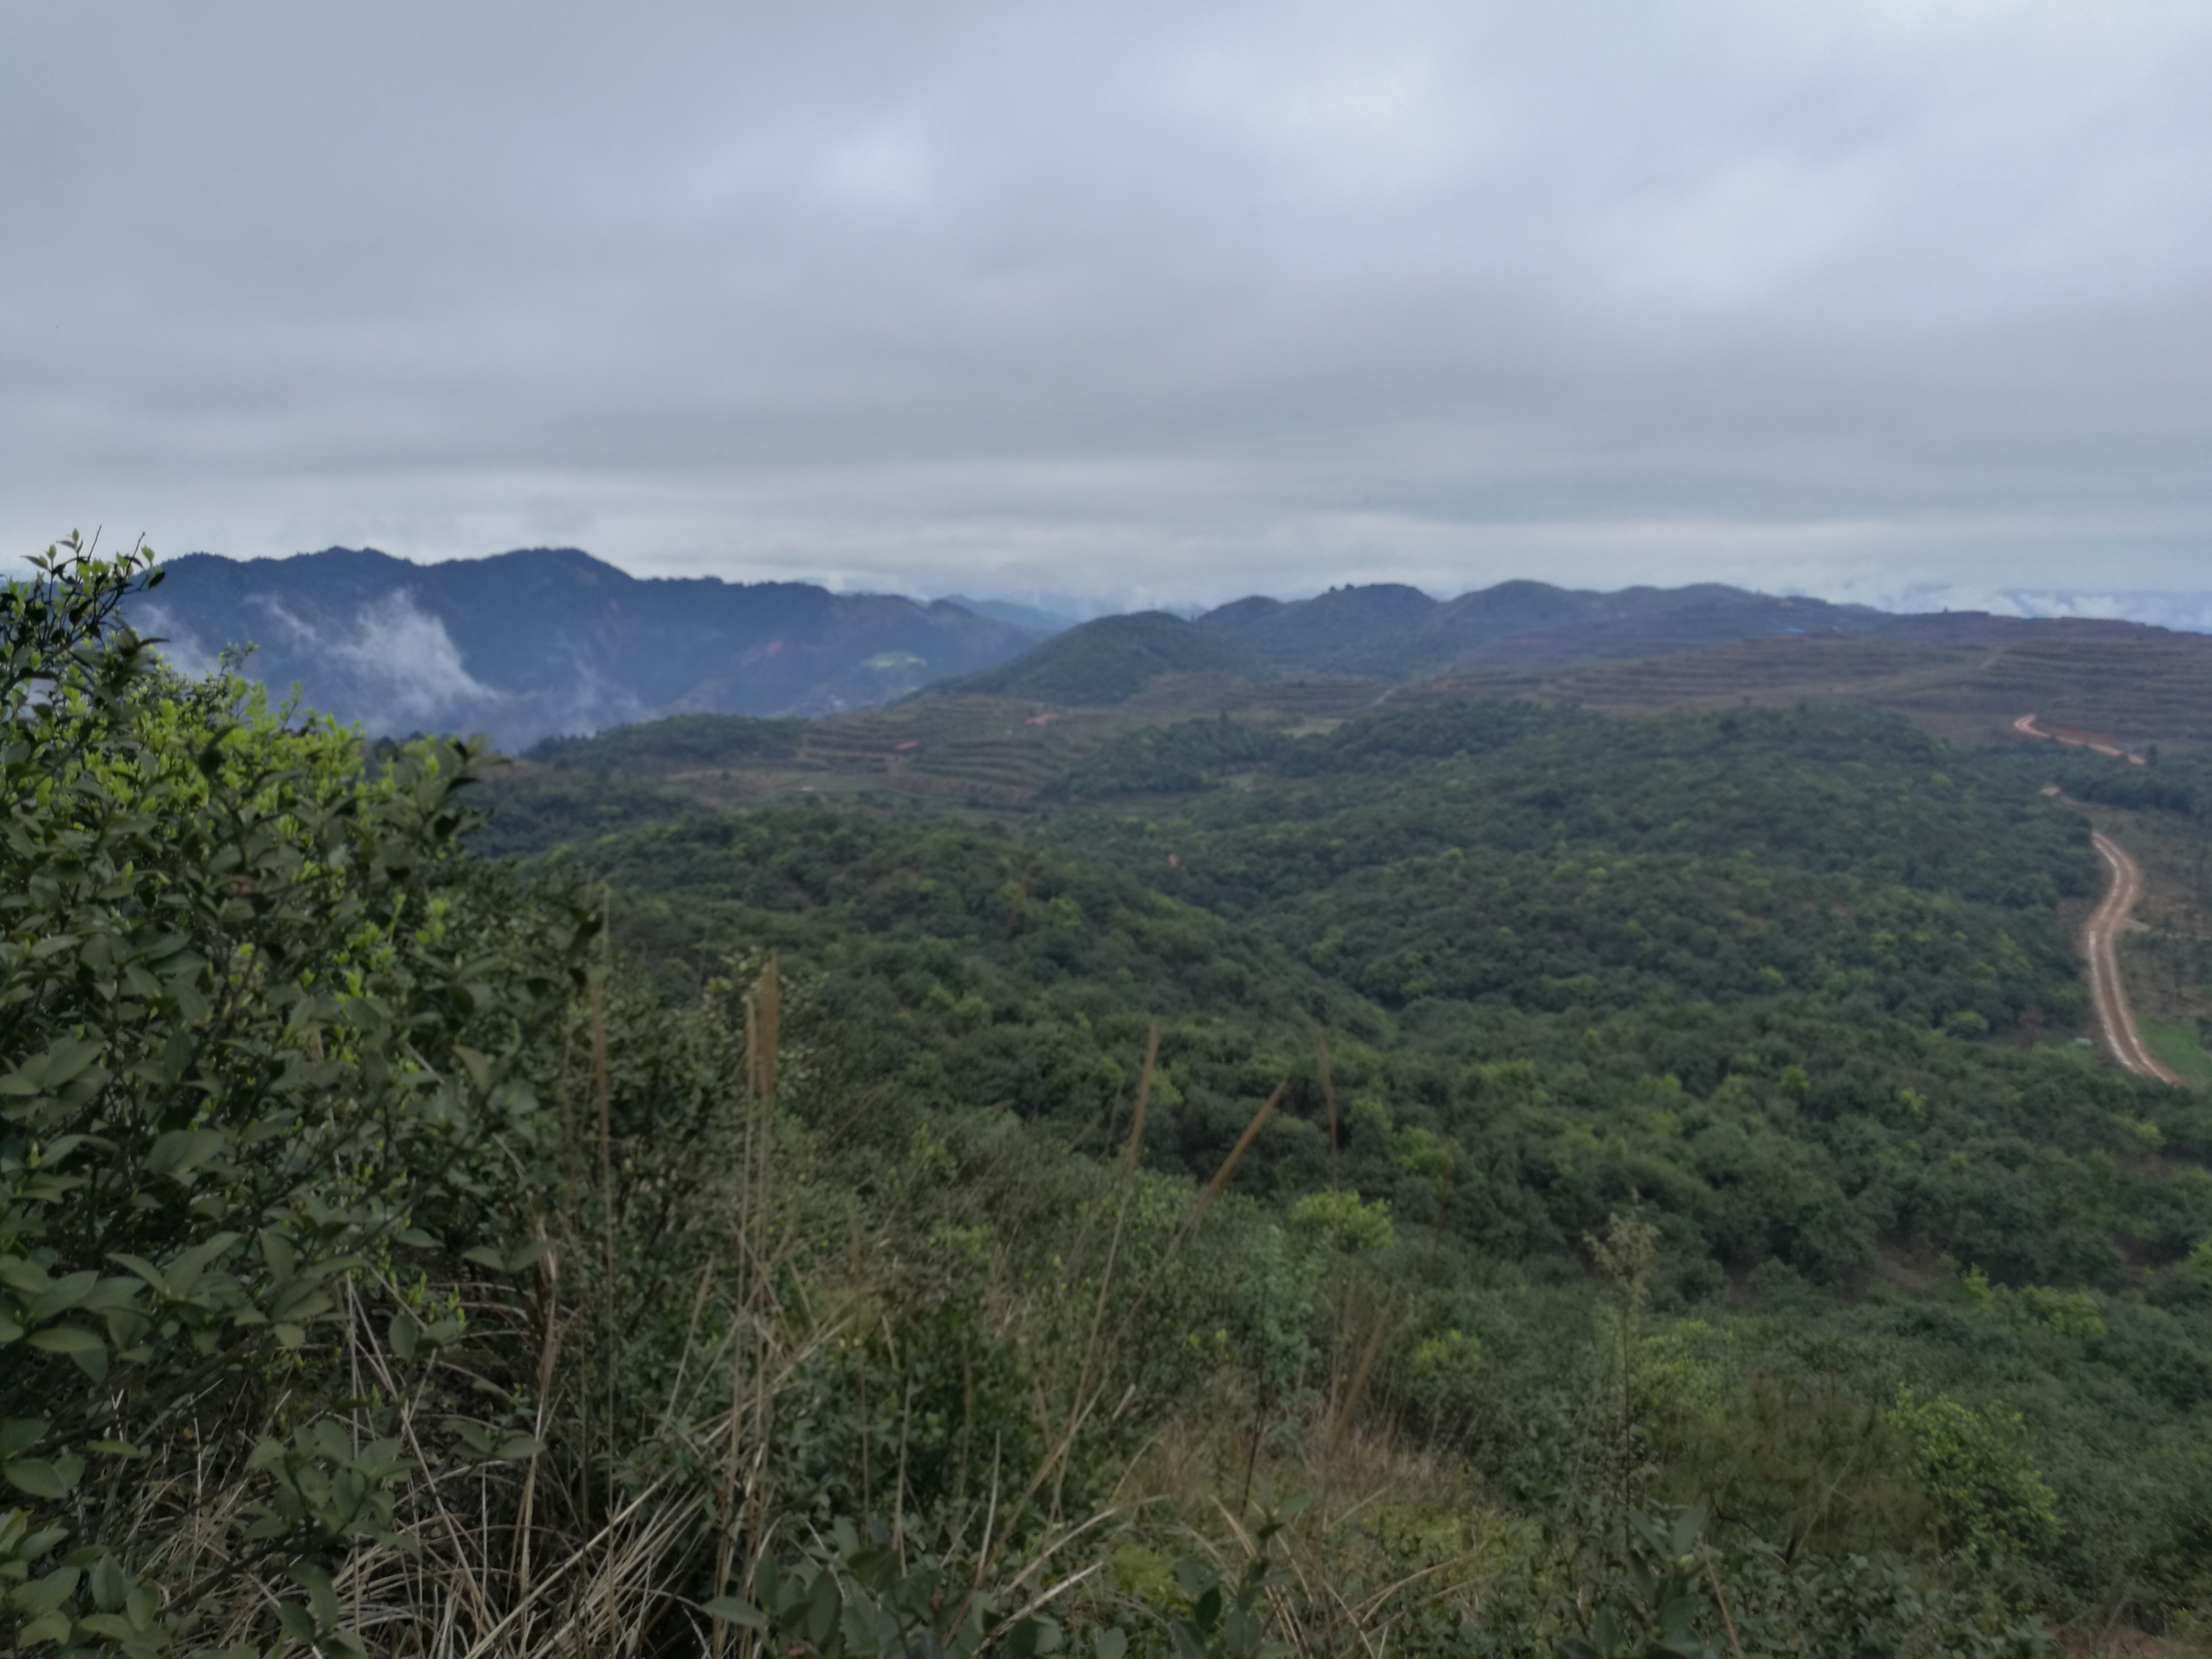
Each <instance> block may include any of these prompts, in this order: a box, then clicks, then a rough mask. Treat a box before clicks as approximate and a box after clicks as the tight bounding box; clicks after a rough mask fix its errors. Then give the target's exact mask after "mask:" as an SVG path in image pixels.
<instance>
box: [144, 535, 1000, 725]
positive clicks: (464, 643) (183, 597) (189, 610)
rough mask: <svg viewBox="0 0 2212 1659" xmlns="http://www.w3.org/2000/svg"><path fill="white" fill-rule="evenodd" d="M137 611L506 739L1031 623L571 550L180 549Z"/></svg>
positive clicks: (194, 649)
mask: <svg viewBox="0 0 2212 1659" xmlns="http://www.w3.org/2000/svg"><path fill="white" fill-rule="evenodd" d="M167 569H168V577H167V580H166V581H165V582H164V583H163V584H162V586H161V589H160V590H159V591H158V592H155V593H153V594H150V595H148V596H147V597H146V598H145V599H143V600H141V601H139V602H138V603H137V605H136V606H135V607H134V611H133V614H134V617H135V619H136V620H137V622H138V623H140V625H141V626H142V627H143V628H145V629H149V631H151V632H154V633H157V634H160V635H165V636H167V638H168V639H169V640H170V641H171V645H170V647H169V648H170V653H171V654H172V656H173V657H174V658H176V659H179V661H181V662H184V663H185V664H187V665H193V664H197V662H200V661H204V660H207V659H212V658H213V657H214V656H215V655H216V653H219V652H221V651H222V650H223V649H224V648H225V647H230V646H238V645H247V644H251V645H252V646H253V647H256V649H255V651H254V653H253V654H252V656H251V657H250V658H248V659H246V665H245V671H246V672H247V673H248V674H249V675H251V676H252V677H253V678H258V679H261V680H263V681H264V682H265V683H266V684H268V685H269V686H270V689H271V690H275V691H277V692H280V693H281V692H283V690H286V689H287V688H289V686H291V685H292V684H295V682H296V683H297V684H299V685H300V687H301V690H302V692H303V694H304V696H305V701H306V702H307V703H308V704H309V705H311V706H313V707H314V708H319V709H321V710H323V711H325V712H326V713H329V714H335V715H337V716H338V717H339V718H340V719H341V720H357V721H360V722H361V723H362V724H363V725H364V726H367V727H368V729H369V730H370V731H371V732H407V731H410V730H419V729H457V730H463V731H466V730H471V729H481V730H486V731H489V732H492V733H493V734H494V735H495V737H496V738H498V739H499V740H500V741H501V744H505V745H507V746H508V747H510V748H520V747H521V746H523V745H525V744H529V743H531V742H532V741H533V740H535V739H536V738H539V737H542V736H544V735H545V734H547V733H549V732H585V731H592V730H596V729H598V728H599V727H601V726H611V725H614V724H616V723H617V722H620V721H623V720H641V719H645V718H647V717H649V716H652V715H654V714H675V713H683V712H690V711H714V712H720V713H726V714H756V715H777V714H826V713H830V712H834V711H835V710H837V709H841V708H859V707H864V706H867V705H870V704H873V703H879V702H886V701H888V700H890V699H891V698H894V697H897V696H903V695H904V694H905V693H907V692H908V691H910V690H914V689H915V687H916V686H918V685H921V684H923V683H925V682H926V681H928V680H932V679H935V678H939V677H940V676H943V675H946V674H961V673H966V672H969V671H973V670H975V669H979V668H985V667H988V666H990V665H993V664H994V663H998V662H1001V661H1004V660H1005V659H1006V658H1008V657H1011V656H1014V655H1017V654H1018V653H1020V652H1022V651H1024V650H1025V649H1027V648H1028V647H1030V646H1031V645H1034V644H1035V643H1036V641H1037V640H1038V639H1039V638H1040V637H1041V636H1040V635H1038V634H1037V633H1036V632H1035V631H1033V630H1030V629H1024V628H1017V627H1013V626H1012V625H1010V624H1008V623H1003V622H1000V621H996V620H994V619H992V618H989V617H979V616H976V615H975V614H973V613H972V612H970V611H967V610H965V609H963V608H962V607H960V606H958V605H951V604H945V603H942V602H940V603H939V604H935V605H920V604H917V603H915V601H914V600H912V599H900V598H896V597H894V596H890V595H883V594H840V593H832V592H829V591H828V590H827V589H826V588H822V587H817V586H814V585H813V584H811V583H808V582H755V583H730V582H724V581H722V580H719V579H717V578H714V577H699V578H688V579H674V578H657V579H640V578H637V577H634V576H631V575H629V574H627V573H626V572H623V571H622V570H618V569H617V568H615V567H614V566H612V565H610V564H605V563H603V562H600V561H599V560H598V559H594V558H592V556H590V555H588V554H586V553H581V552H579V551H577V550H574V549H573V548H557V549H549V548H538V549H532V550H528V551H524V552H515V553H504V554H501V555H499V556H496V557H494V558H488V559H469V560H456V561H453V562H449V563H445V564H429V565H418V564H413V563H410V562H408V561H407V560H404V559H397V558H393V557H392V556H389V555H387V554H384V553H379V552H376V551H374V550H368V549H350V548H331V549H329V550H326V551H324V552H321V553H309V554H301V555H300V556H296V557H294V558H289V559H252V560H246V561H239V560H233V559H227V558H222V557H218V556H215V555H212V554H204V553H196V554H188V555H186V556H184V557H182V558H179V559H174V560H172V561H170V562H169V563H168V566H167Z"/></svg>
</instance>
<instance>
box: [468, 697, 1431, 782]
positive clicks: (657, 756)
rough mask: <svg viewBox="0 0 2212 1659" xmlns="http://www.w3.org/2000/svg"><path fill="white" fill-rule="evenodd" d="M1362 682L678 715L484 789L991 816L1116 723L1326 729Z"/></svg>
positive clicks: (549, 758) (575, 743)
mask: <svg viewBox="0 0 2212 1659" xmlns="http://www.w3.org/2000/svg"><path fill="white" fill-rule="evenodd" d="M1386 689H1387V688H1386V687H1384V686H1383V684H1381V683H1379V682H1376V681H1373V680H1364V679H1356V678H1338V677H1328V676H1321V675H1307V676H1285V677H1283V678H1279V679H1275V680H1272V681H1269V682H1267V683H1265V684H1254V683H1253V682H1251V681H1249V680H1247V679H1245V678H1242V677H1241V676H1237V675H1234V674H1170V675H1164V676H1160V677H1158V678H1155V679H1153V680H1152V681H1151V682H1150V683H1149V684H1146V686H1145V688H1144V689H1143V690H1141V691H1139V692H1138V693H1137V694H1136V695H1135V696H1132V697H1130V698H1129V699H1127V701H1126V702H1121V703H1118V704H1112V705H1108V706H1103V707H1088V708H1060V707H1055V706H1054V705H1053V704H1050V703H1047V702H1040V701H1037V700H1035V699H1031V698H1021V697H998V696H977V695H973V694H966V695H959V696H935V695H928V696H919V697H915V698H910V699H908V701H906V702H902V703H897V704H895V705H892V706H891V707H889V708H871V709H862V710H857V711H855V712H854V713H851V714H835V715H829V716H825V717H823V718H822V719H819V720H749V719H744V718H742V717H738V716H732V715H709V714H687V715H679V716H676V717H674V718H671V719H669V720H656V721H650V722H647V723H646V724H643V725H640V726H626V727H619V728H617V729H616V730H614V731H611V732H603V733H601V734H599V736H597V737H593V738H557V739H553V740H550V741H549V742H547V743H544V744H540V745H538V747H537V748H536V749H533V750H532V751H531V753H530V762H529V763H525V764H522V765H520V766H518V767H515V768H513V769H508V770H507V773H506V774H505V775H504V776H503V778H502V779H501V781H498V782H496V783H495V786H494V787H495V793H496V792H500V791H504V792H506V793H507V794H508V795H509V797H510V798H512V797H513V795H515V794H516V793H520V792H524V791H528V790H533V789H536V790H543V789H544V788H547V787H550V775H552V774H553V773H555V772H556V770H557V771H560V772H565V773H567V774H568V775H592V774H601V775H604V774H609V773H620V774H624V775H628V776H629V777H630V778H633V779H638V780H647V779H649V780H651V781H652V782H653V786H654V787H656V788H658V789H659V790H661V791H664V792H673V793H674V794H675V795H677V796H679V797H681V798H683V799H690V800H694V801H706V802H708V803H710V804H712V805H718V806H725V807H732V808H740V807H750V806H760V805H769V804H771V803H775V802H779V801H795V800H805V799H817V800H830V801H836V802H841V803H843V804H848V805H859V806H863V807H867V808H870V809H872V810H876V811H890V812H899V811H917V810H918V811H931V812H948V811H949V812H953V813H956V814H964V815H969V816H975V815H980V816H983V817H999V816H1003V815H1006V814H1008V813H1016V814H1018V813H1021V812H1023V811H1026V810H1027V808H1028V807H1029V806H1030V804H1031V803H1032V802H1033V801H1034V800H1035V799H1036V797H1037V795H1038V793H1040V792H1041V791H1042V790H1043V789H1044V787H1046V786H1047V785H1048V784H1050V783H1051V782H1053V781H1054V780H1055V779H1058V778H1060V776H1062V775H1064V774H1065V773H1066V771H1067V770H1068V769H1069V768H1070V767H1072V766H1073V765H1074V764H1075V763H1076V762H1078V761H1079V760H1081V759H1082V758H1083V757H1085V755H1088V754H1090V753H1091V752H1092V751H1093V750H1097V748H1099V747H1100V746H1101V745H1102V744H1105V743H1107V742H1109V741H1110V740H1111V739H1113V738H1116V737H1118V736H1120V735H1121V734H1122V733H1123V732H1127V731H1130V730H1132V729H1133V728H1135V727H1138V726H1157V725H1164V724H1169V723H1172V722H1175V721H1177V720H1190V719H1194V718H1200V717H1210V718H1222V717H1227V718H1230V719H1233V720H1237V721H1239V722H1240V723H1244V724H1249V725H1252V726H1258V727H1261V728H1262V729H1265V730H1270V731H1284V732H1310V731H1316V730H1322V729H1326V728H1328V727H1329V726H1334V725H1335V724H1336V723H1337V722H1339V721H1340V720H1347V719H1350V718H1351V717H1352V716H1353V715H1355V714H1359V713H1361V712H1362V711H1364V710H1365V709H1367V708H1372V707H1374V706H1375V705H1376V701H1377V698H1378V696H1380V695H1381V694H1382V693H1383V691H1384V690H1386Z"/></svg>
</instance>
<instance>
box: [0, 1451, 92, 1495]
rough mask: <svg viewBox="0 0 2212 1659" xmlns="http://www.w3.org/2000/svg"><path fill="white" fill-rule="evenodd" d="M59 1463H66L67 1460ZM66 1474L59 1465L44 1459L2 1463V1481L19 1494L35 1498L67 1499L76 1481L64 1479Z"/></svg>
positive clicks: (26, 1459) (23, 1458)
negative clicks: (22, 1493)
mask: <svg viewBox="0 0 2212 1659" xmlns="http://www.w3.org/2000/svg"><path fill="white" fill-rule="evenodd" d="M58 1462H62V1463H65V1462H67V1460H66V1459H63V1460H58ZM66 1472H67V1471H66V1470H65V1469H64V1468H60V1467H58V1465H57V1463H52V1462H47V1461H46V1459H45V1458H43V1457H18V1458H15V1459H12V1460H11V1461H9V1462H5V1463H0V1479H5V1480H6V1481H7V1482H8V1484H9V1486H13V1487H14V1488H15V1490H16V1491H17V1492H27V1493H28V1494H29V1495H30V1496H31V1497H33V1498H65V1497H67V1496H68V1495H69V1490H70V1487H71V1486H75V1485H76V1480H75V1478H74V1477H73V1476H72V1477H71V1478H70V1479H68V1480H64V1479H63V1476H64V1474H65V1473H66Z"/></svg>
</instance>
